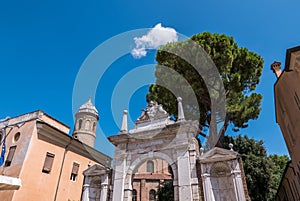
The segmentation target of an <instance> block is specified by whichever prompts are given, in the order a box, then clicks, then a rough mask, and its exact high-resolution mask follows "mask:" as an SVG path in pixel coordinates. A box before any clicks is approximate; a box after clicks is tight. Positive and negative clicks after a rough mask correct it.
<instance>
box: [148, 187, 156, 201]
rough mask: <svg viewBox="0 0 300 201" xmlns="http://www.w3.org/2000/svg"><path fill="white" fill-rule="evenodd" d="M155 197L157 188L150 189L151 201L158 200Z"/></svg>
mask: <svg viewBox="0 0 300 201" xmlns="http://www.w3.org/2000/svg"><path fill="white" fill-rule="evenodd" d="M155 197H156V192H155V190H153V189H151V190H150V191H149V201H156V198H155Z"/></svg>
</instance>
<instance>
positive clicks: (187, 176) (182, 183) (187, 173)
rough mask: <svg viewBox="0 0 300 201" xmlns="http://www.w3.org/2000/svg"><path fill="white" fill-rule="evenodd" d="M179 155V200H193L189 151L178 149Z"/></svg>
mask: <svg viewBox="0 0 300 201" xmlns="http://www.w3.org/2000/svg"><path fill="white" fill-rule="evenodd" d="M182 154H183V155H182ZM177 156H178V158H177V164H178V190H179V200H193V198H192V188H191V170H190V161H189V153H188V152H187V151H186V152H185V153H184V152H182V151H178V154H177Z"/></svg>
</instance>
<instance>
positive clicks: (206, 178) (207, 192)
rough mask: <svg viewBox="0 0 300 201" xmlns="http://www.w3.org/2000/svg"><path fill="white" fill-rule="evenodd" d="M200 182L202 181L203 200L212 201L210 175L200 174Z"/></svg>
mask: <svg viewBox="0 0 300 201" xmlns="http://www.w3.org/2000/svg"><path fill="white" fill-rule="evenodd" d="M202 180H203V191H204V200H205V201H212V200H213V196H212V189H211V182H210V175H209V174H208V173H204V174H202Z"/></svg>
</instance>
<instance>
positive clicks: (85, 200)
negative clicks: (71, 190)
mask: <svg viewBox="0 0 300 201" xmlns="http://www.w3.org/2000/svg"><path fill="white" fill-rule="evenodd" d="M89 192H90V185H89V184H84V185H83V193H82V198H81V201H89V200H90V199H89Z"/></svg>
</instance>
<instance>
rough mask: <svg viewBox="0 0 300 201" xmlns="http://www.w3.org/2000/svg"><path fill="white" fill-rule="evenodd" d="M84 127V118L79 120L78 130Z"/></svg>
mask: <svg viewBox="0 0 300 201" xmlns="http://www.w3.org/2000/svg"><path fill="white" fill-rule="evenodd" d="M81 127H82V119H79V120H78V130H80V129H81Z"/></svg>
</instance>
